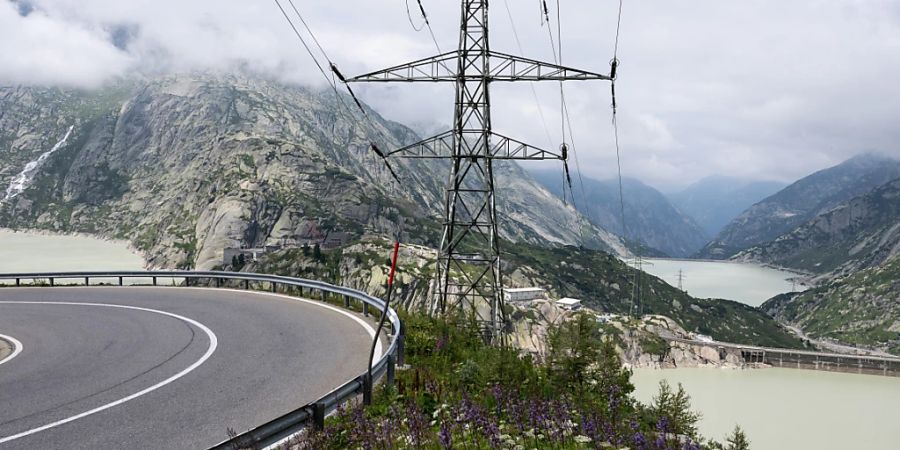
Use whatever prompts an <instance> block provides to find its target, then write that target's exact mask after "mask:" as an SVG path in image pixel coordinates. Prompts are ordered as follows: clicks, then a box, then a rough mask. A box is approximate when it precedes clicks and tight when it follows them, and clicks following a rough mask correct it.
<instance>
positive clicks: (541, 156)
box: [384, 130, 568, 161]
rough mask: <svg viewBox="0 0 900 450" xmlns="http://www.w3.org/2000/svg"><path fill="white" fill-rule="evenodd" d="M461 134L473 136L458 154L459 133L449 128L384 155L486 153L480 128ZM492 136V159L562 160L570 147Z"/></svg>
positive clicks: (466, 155)
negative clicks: (543, 146)
mask: <svg viewBox="0 0 900 450" xmlns="http://www.w3.org/2000/svg"><path fill="white" fill-rule="evenodd" d="M462 134H463V136H468V137H470V138H468V139H464V140H463V144H462V145H461V146H460V154H459V155H455V154H454V148H455V147H456V139H457V134H456V133H455V132H454V131H446V132H444V133H441V134H438V135H437V136H432V137H430V138H428V139H424V140H422V141H420V142H417V143H415V144H412V145H408V146H406V147H402V148H399V149H397V150H393V151H390V152H388V153H386V154H385V155H384V156H385V157H386V158H389V157H394V156H397V157H402V158H414V159H446V158H452V157H454V156H459V157H462V158H469V157H475V158H478V157H484V154H482V153H480V152H479V149H480V148H483V147H482V146H481V145H479V144H480V142H479V141H480V140H481V139H484V134H483V133H481V132H480V131H474V130H473V131H472V132H466V131H463V133H462ZM490 137H491V143H490V146H489V149H490V150H489V151H490V157H491V158H492V159H498V160H546V159H558V160H563V161H565V160H567V159H568V151H567V147H565V146H563V147H561V151H559V152H551V151H548V150H544V149H541V148H538V147H534V146H532V145H528V144H526V143H524V142H520V141H517V140H515V139H512V138H509V137H506V136H503V135H501V134H497V133H491V134H490Z"/></svg>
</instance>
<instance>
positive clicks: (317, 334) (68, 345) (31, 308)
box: [0, 287, 371, 450]
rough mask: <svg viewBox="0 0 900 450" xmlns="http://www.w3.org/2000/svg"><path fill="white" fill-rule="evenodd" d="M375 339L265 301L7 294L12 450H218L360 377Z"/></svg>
mask: <svg viewBox="0 0 900 450" xmlns="http://www.w3.org/2000/svg"><path fill="white" fill-rule="evenodd" d="M123 306H124V307H123ZM370 332H371V328H366V327H364V325H363V324H362V323H360V321H359V319H358V318H356V319H354V318H353V317H350V316H349V315H348V314H346V313H343V312H340V311H336V310H335V309H331V308H328V307H326V306H324V305H322V304H321V303H319V302H314V301H301V300H297V299H294V298H290V297H284V296H276V295H271V294H265V293H253V292H243V291H230V290H216V289H198V288H144V287H127V288H115V287H105V288H103V287H98V288H85V287H78V288H76V287H72V288H65V287H57V288H23V289H16V288H2V289H0V334H4V335H7V336H9V337H12V338H14V339H16V340H18V341H19V342H21V344H22V351H21V353H19V354H18V355H17V356H16V357H15V358H13V359H11V360H9V361H8V362H6V363H5V364H2V365H0V449H3V450H5V449H42V450H43V449H98V448H179V449H193V448H206V447H209V446H212V445H215V444H217V443H219V442H221V441H223V440H225V439H227V437H228V432H227V430H228V428H232V429H234V430H236V431H244V430H246V429H249V428H252V427H254V426H256V425H260V424H262V423H264V422H266V421H268V420H271V419H273V418H275V417H277V416H280V415H282V414H284V413H286V412H288V411H290V410H293V409H295V408H297V407H298V406H300V405H303V404H306V403H308V402H310V401H313V400H315V399H316V398H318V397H320V396H321V395H322V394H325V393H327V392H328V391H330V390H332V389H333V388H335V387H337V386H338V385H340V384H342V383H343V382H344V381H346V380H349V379H351V378H353V377H355V376H356V375H358V374H359V373H361V372H362V371H363V370H364V369H365V365H366V363H365V361H366V358H367V357H368V348H369V345H371V334H370Z"/></svg>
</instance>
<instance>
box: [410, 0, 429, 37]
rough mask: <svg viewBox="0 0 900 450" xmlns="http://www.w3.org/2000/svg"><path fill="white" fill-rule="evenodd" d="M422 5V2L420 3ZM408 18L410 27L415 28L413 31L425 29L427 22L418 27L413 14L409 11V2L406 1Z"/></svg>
mask: <svg viewBox="0 0 900 450" xmlns="http://www.w3.org/2000/svg"><path fill="white" fill-rule="evenodd" d="M419 5H421V2H420V3H419ZM406 18H407V19H409V25H410V26H411V27H412V28H413V30H416V31H417V32H418V31H422V29H423V28H425V22H422V25H419V26H416V24H415V23H414V22H413V19H412V12H411V11H410V10H409V0H406Z"/></svg>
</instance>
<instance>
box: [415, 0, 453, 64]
mask: <svg viewBox="0 0 900 450" xmlns="http://www.w3.org/2000/svg"><path fill="white" fill-rule="evenodd" d="M416 3H417V4H418V5H419V13H420V14H421V15H422V20H424V21H425V27H426V28H428V34H429V35H430V36H431V42H433V43H434V48H436V49H437V51H438V54H443V53H444V51H443V50H441V44H439V43H438V40H437V37H436V36H435V34H434V29H433V28H431V20H429V19H428V13H427V12H426V11H425V6H424V5H422V0H416ZM406 15H407V17H408V18H409V24H410V25H411V26H412V28H413V30H416V32H419V31H422V27H421V26H420V27H418V28H416V25H415V24H414V23H413V21H412V15H411V13H410V11H409V0H406ZM440 65H441V66H442V67H443V68H444V70H446V71H448V72H452V70H450V68H449V67H447V64H446V63H444V62H443V61H441V62H440Z"/></svg>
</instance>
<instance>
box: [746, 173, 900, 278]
mask: <svg viewBox="0 0 900 450" xmlns="http://www.w3.org/2000/svg"><path fill="white" fill-rule="evenodd" d="M898 256H900V178H898V179H895V180H893V181H891V182H889V183H887V184H885V185H883V186H880V187H878V188H876V189H875V190H873V191H871V192H869V193H866V194H864V195H861V196H859V197H856V198H853V199H851V200H849V201H847V202H844V203H841V204H840V205H838V206H836V207H834V208H832V209H830V210H828V211H825V212H823V213H820V214H818V215H817V216H815V217H814V218H813V219H812V220H810V221H809V222H806V223H804V224H803V225H801V226H799V227H797V228H796V229H794V230H793V231H791V232H790V233H787V234H784V235H782V236H780V237H778V238H777V239H775V240H774V241H771V242H768V243H765V244H762V245H758V246H755V247H751V248H749V249H747V250H744V251H743V252H741V253H739V254H738V255H737V256H736V258H737V259H743V260H750V261H758V262H764V263H769V264H776V265H779V266H783V267H789V268H794V269H800V270H803V271H808V272H813V273H818V274H824V273H829V272H832V271H838V272H839V273H843V274H851V273H854V272H857V271H859V270H862V269H866V268H870V267H876V266H879V265H881V264H882V263H884V262H886V261H889V260H891V259H894V258H897V257H898ZM898 295H900V292H898Z"/></svg>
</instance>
